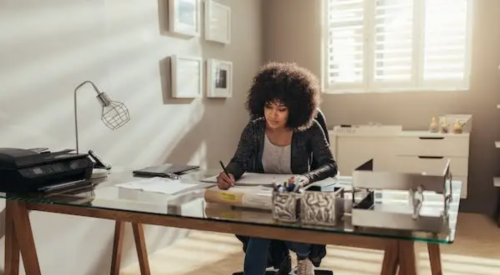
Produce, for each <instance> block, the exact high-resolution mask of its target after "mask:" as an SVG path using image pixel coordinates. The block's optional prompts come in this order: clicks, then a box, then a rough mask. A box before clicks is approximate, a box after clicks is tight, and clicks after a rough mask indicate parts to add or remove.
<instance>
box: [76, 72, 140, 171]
mask: <svg viewBox="0 0 500 275" xmlns="http://www.w3.org/2000/svg"><path fill="white" fill-rule="evenodd" d="M85 84H90V85H92V87H93V88H94V91H95V92H96V93H97V96H96V98H97V100H98V101H99V103H100V104H101V106H102V112H101V121H102V122H103V123H104V125H106V126H107V127H108V128H109V129H111V130H116V129H118V128H120V127H122V126H123V125H125V124H126V123H127V122H129V120H130V115H129V112H128V109H127V107H126V106H125V104H123V103H121V102H118V101H113V100H111V99H110V98H109V96H108V95H107V94H106V93H104V92H101V91H99V89H98V88H97V86H96V85H95V84H94V83H93V82H92V81H88V80H87V81H84V82H82V83H81V84H80V85H78V86H77V87H76V88H75V93H74V101H75V137H76V152H77V153H79V146H78V111H77V106H78V104H77V96H76V93H77V91H78V90H79V89H80V88H81V87H82V86H84V85H85ZM89 155H90V156H91V157H92V158H93V159H94V161H95V162H96V165H95V169H94V171H93V173H92V175H93V177H105V176H107V174H108V170H110V169H111V166H110V165H107V164H105V163H104V162H103V161H102V160H101V159H100V157H99V156H97V154H96V153H95V152H93V151H92V150H89Z"/></svg>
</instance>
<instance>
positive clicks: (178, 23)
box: [168, 0, 201, 37]
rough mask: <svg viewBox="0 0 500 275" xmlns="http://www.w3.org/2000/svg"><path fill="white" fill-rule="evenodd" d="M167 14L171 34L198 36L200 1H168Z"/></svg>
mask: <svg viewBox="0 0 500 275" xmlns="http://www.w3.org/2000/svg"><path fill="white" fill-rule="evenodd" d="M168 13H169V14H168V20H169V28H170V31H171V32H174V33H178V34H183V35H188V36H193V37H196V36H199V35H200V25H201V24H200V18H201V16H200V14H201V0H169V6H168Z"/></svg>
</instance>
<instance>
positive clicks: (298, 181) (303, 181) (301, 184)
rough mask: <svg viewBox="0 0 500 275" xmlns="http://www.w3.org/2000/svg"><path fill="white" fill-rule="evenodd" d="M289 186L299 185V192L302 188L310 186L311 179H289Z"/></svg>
mask: <svg viewBox="0 0 500 275" xmlns="http://www.w3.org/2000/svg"><path fill="white" fill-rule="evenodd" d="M288 184H289V185H292V184H293V185H298V186H297V187H296V188H294V189H295V190H299V189H300V188H302V187H304V186H306V185H307V184H309V179H308V178H307V177H305V176H294V177H291V178H289V179H288Z"/></svg>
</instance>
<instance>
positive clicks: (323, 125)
mask: <svg viewBox="0 0 500 275" xmlns="http://www.w3.org/2000/svg"><path fill="white" fill-rule="evenodd" d="M315 119H316V121H317V122H318V123H319V125H321V128H322V129H323V133H324V134H325V137H326V141H328V144H330V137H329V136H328V127H327V126H326V118H325V114H323V112H322V111H321V110H320V109H319V108H318V114H317V115H316V118H315Z"/></svg>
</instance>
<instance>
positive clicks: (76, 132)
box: [73, 80, 101, 154]
mask: <svg viewBox="0 0 500 275" xmlns="http://www.w3.org/2000/svg"><path fill="white" fill-rule="evenodd" d="M85 84H90V85H92V87H93V88H94V90H95V92H96V93H97V94H98V95H99V94H100V93H101V92H100V91H99V89H98V88H97V86H96V85H95V84H94V83H93V82H92V81H89V80H87V81H84V82H82V83H81V84H80V85H78V86H77V87H76V88H75V92H74V95H73V100H74V102H75V138H76V153H77V154H78V153H79V148H78V102H77V96H76V92H77V91H78V90H79V89H80V88H81V87H82V86H84V85H85Z"/></svg>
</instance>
